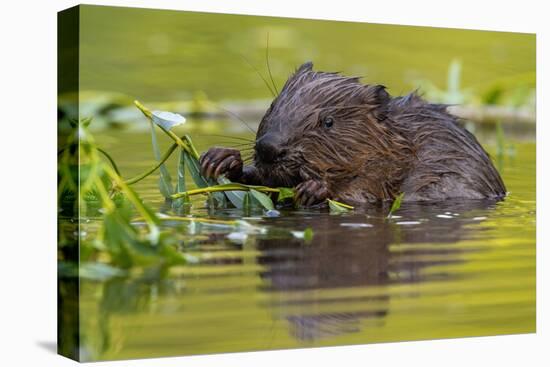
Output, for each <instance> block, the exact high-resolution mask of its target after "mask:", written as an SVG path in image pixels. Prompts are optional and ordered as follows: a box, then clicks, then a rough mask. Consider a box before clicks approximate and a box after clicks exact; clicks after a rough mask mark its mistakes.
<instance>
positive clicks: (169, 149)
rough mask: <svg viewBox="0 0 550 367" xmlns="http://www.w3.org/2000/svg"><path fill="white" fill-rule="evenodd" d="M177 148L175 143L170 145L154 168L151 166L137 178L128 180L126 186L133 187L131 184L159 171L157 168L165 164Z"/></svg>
mask: <svg viewBox="0 0 550 367" xmlns="http://www.w3.org/2000/svg"><path fill="white" fill-rule="evenodd" d="M177 147H178V144H176V143H174V144H172V145H171V146H170V148H168V150H167V151H166V152H165V153H164V155H163V156H162V158H161V159H160V161H159V162H158V163H157V164H156V165H155V166H153V167H152V168H150V169H149V170H147V171H145V172H143V173H142V174H139V175H137V176H134V177H132V178H129V179H127V180H125V182H126V184H127V185H133V184H135V183H137V182H139V181H141V180H143V179H144V178H146V177H147V176H149V175H151V174H152V173H153V172H155V171H156V170H157V169H159V167H160V166H162V164H163V163H164V162H166V160H167V159H168V158H169V157H170V156H171V155H172V153H173V152H174V150H176V148H177Z"/></svg>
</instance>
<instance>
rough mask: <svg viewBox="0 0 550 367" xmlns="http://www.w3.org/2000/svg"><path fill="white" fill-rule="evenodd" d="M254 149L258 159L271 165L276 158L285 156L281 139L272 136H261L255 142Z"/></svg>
mask: <svg viewBox="0 0 550 367" xmlns="http://www.w3.org/2000/svg"><path fill="white" fill-rule="evenodd" d="M254 149H255V150H256V154H258V156H259V157H260V159H261V160H262V161H264V162H267V163H273V162H275V160H276V159H277V158H279V157H281V156H283V155H284V154H285V149H283V148H282V142H281V139H280V138H279V137H278V136H277V135H274V134H265V135H264V136H262V137H261V138H260V139H258V140H257V141H256V145H255V147H254Z"/></svg>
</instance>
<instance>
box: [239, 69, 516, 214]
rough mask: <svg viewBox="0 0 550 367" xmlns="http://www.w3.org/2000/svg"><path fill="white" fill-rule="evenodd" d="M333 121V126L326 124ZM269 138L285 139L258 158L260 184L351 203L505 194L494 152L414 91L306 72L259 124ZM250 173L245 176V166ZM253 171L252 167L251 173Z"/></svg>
mask: <svg viewBox="0 0 550 367" xmlns="http://www.w3.org/2000/svg"><path fill="white" fill-rule="evenodd" d="M327 116H331V117H332V118H333V120H334V124H333V126H332V127H330V128H326V127H324V126H323V118H325V117H327ZM267 132H270V133H275V134H277V135H278V136H280V138H281V139H280V140H281V141H282V142H284V149H285V152H286V154H285V155H284V156H283V157H281V158H280V159H278V160H277V161H275V162H273V163H269V164H267V163H265V162H262V160H261V159H260V158H259V157H258V155H256V156H255V157H254V164H253V166H254V168H255V170H257V172H255V174H254V176H255V178H256V179H253V180H251V181H256V182H254V183H259V184H265V185H270V186H296V185H298V184H300V183H302V182H305V181H308V180H316V181H321V182H324V183H325V184H326V186H327V188H328V191H329V193H330V196H331V197H333V198H335V199H338V200H342V201H345V202H358V203H361V202H371V203H372V202H380V201H384V200H392V199H393V198H395V196H396V195H397V194H399V193H400V192H404V193H405V200H408V201H424V200H445V199H449V198H466V199H482V198H500V197H503V196H504V195H505V194H506V188H505V186H504V183H503V182H502V179H501V178H500V175H499V174H498V172H497V171H496V169H495V168H494V166H493V164H492V163H491V160H490V158H489V156H488V154H487V153H486V152H485V150H483V148H482V147H481V145H480V144H479V143H478V142H477V140H476V138H475V137H474V136H473V135H472V134H471V133H469V132H468V131H467V130H466V129H464V128H463V127H462V126H461V124H460V121H459V119H458V118H457V117H455V116H453V115H451V114H450V113H448V112H447V111H446V106H445V105H439V104H431V103H428V102H426V101H424V100H423V99H421V98H420V97H419V96H418V95H417V94H416V93H412V94H409V95H407V96H405V97H397V98H392V97H390V96H389V94H388V93H387V92H386V90H385V88H384V87H383V86H380V85H364V84H361V83H360V81H359V78H356V77H345V76H342V75H340V74H338V73H326V72H315V71H313V70H312V64H311V63H306V64H304V65H302V66H301V67H300V68H299V69H298V70H297V71H296V72H295V73H294V74H293V75H292V76H291V77H290V78H289V79H288V80H287V82H286V84H285V86H284V87H283V89H282V90H281V93H280V94H279V95H278V96H277V97H276V98H275V100H274V101H273V103H272V104H271V106H270V108H269V109H268V111H267V112H266V114H265V116H264V117H263V119H262V121H261V123H260V126H259V129H258V132H257V140H258V139H259V138H261V137H262V136H263V135H264V134H266V133H267ZM245 171H246V169H245ZM249 171H250V170H249Z"/></svg>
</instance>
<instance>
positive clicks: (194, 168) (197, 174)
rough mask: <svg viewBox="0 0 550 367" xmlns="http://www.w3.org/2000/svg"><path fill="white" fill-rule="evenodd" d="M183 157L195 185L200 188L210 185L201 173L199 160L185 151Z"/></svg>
mask: <svg viewBox="0 0 550 367" xmlns="http://www.w3.org/2000/svg"><path fill="white" fill-rule="evenodd" d="M183 157H184V160H185V164H186V165H187V169H188V170H189V173H191V178H192V179H193V182H194V183H195V185H197V186H198V187H200V188H203V187H208V186H210V185H209V182H208V180H207V179H206V178H205V177H204V176H203V175H201V168H200V165H199V161H198V160H196V159H195V158H193V157H191V155H190V154H189V153H187V152H185V151H184V152H183Z"/></svg>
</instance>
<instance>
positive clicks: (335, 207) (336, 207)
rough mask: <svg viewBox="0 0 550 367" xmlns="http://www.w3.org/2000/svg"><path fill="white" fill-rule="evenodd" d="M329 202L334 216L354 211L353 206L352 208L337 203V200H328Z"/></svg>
mask: <svg viewBox="0 0 550 367" xmlns="http://www.w3.org/2000/svg"><path fill="white" fill-rule="evenodd" d="M327 201H328V206H329V209H330V212H331V213H333V214H339V213H347V212H349V211H350V210H353V209H354V208H353V206H351V205H347V204H344V203H340V202H338V201H335V200H330V199H327Z"/></svg>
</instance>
